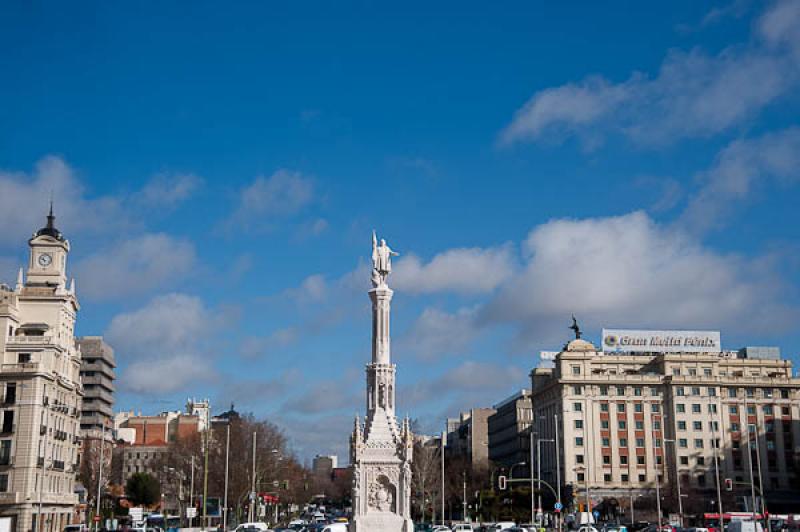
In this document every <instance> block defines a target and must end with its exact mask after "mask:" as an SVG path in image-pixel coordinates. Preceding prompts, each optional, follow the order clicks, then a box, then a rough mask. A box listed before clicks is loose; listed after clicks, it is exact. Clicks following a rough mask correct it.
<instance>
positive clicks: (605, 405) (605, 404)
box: [600, 403, 608, 412]
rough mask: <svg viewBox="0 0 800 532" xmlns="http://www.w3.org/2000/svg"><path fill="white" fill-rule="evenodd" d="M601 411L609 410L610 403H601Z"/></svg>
mask: <svg viewBox="0 0 800 532" xmlns="http://www.w3.org/2000/svg"><path fill="white" fill-rule="evenodd" d="M600 411H601V412H608V403H600Z"/></svg>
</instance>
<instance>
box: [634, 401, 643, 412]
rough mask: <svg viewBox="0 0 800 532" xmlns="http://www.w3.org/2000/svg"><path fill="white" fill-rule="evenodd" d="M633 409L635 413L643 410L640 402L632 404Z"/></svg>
mask: <svg viewBox="0 0 800 532" xmlns="http://www.w3.org/2000/svg"><path fill="white" fill-rule="evenodd" d="M633 411H634V412H636V413H637V414H641V413H642V412H643V411H644V407H643V406H642V403H636V404H635V405H633Z"/></svg>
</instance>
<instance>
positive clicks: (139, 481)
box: [125, 473, 161, 506]
mask: <svg viewBox="0 0 800 532" xmlns="http://www.w3.org/2000/svg"><path fill="white" fill-rule="evenodd" d="M125 496H126V498H127V499H128V500H129V501H131V502H132V503H133V504H135V505H137V506H138V505H142V506H152V505H154V504H155V503H157V502H158V501H160V500H161V486H160V485H159V482H158V479H157V478H155V477H153V476H151V475H149V474H147V473H134V474H133V475H131V477H130V478H129V479H128V482H127V483H126V484H125Z"/></svg>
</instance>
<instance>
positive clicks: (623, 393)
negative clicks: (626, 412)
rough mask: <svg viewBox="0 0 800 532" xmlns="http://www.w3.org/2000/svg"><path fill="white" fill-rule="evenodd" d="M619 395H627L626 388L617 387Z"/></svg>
mask: <svg viewBox="0 0 800 532" xmlns="http://www.w3.org/2000/svg"><path fill="white" fill-rule="evenodd" d="M617 395H625V387H624V386H617Z"/></svg>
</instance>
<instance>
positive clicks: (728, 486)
mask: <svg viewBox="0 0 800 532" xmlns="http://www.w3.org/2000/svg"><path fill="white" fill-rule="evenodd" d="M725 491H733V480H732V479H730V478H726V479H725Z"/></svg>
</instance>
